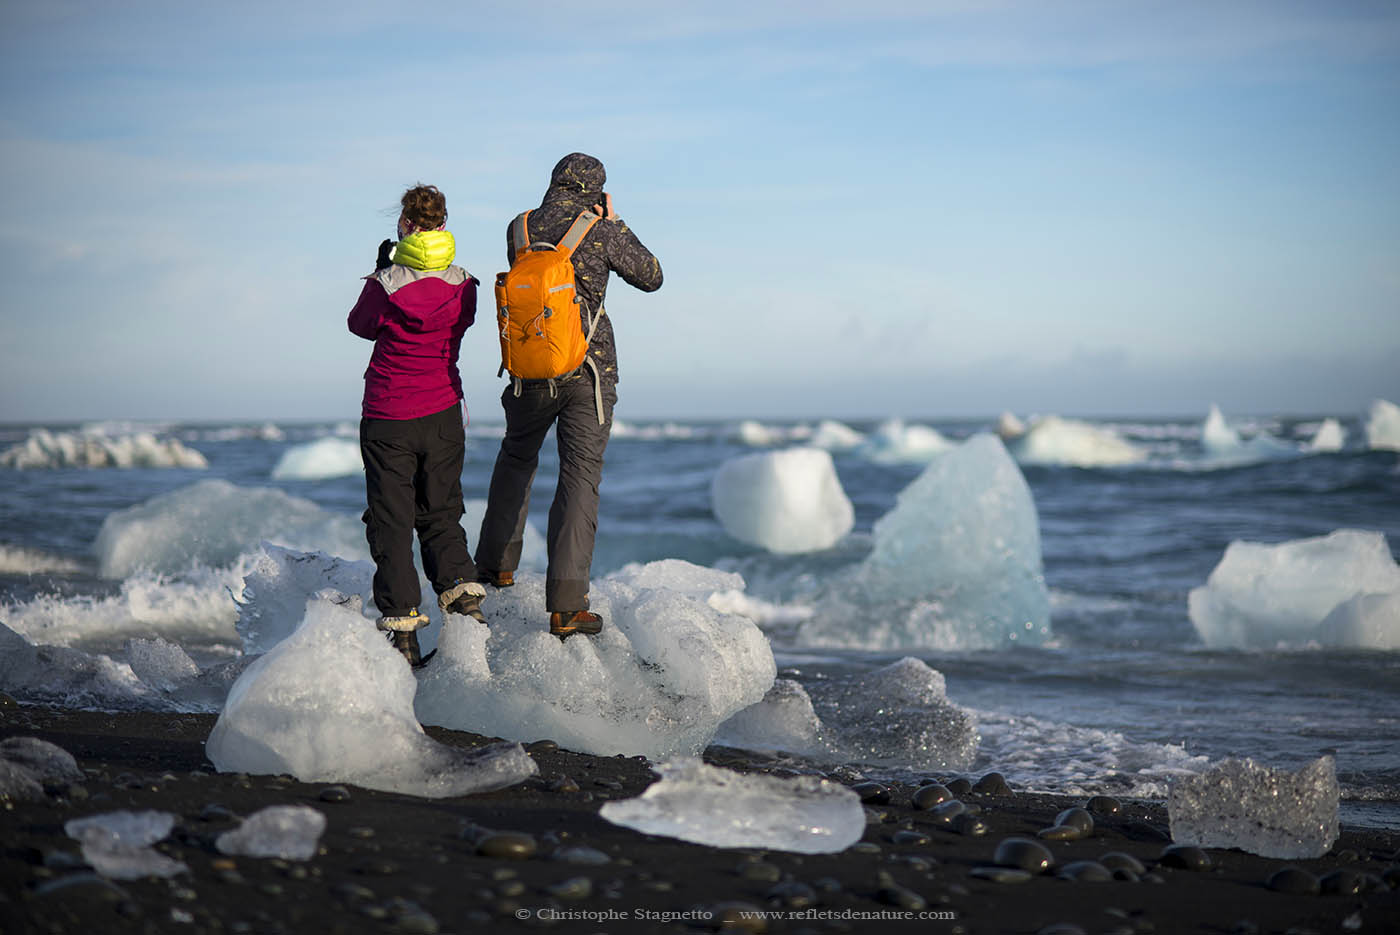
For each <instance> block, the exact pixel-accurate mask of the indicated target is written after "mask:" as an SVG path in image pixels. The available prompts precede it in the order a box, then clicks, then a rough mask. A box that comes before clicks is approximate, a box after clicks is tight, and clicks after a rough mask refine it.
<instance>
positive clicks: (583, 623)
mask: <svg viewBox="0 0 1400 935" xmlns="http://www.w3.org/2000/svg"><path fill="white" fill-rule="evenodd" d="M602 630H603V618H602V617H600V616H598V615H597V614H595V613H593V612H592V611H588V610H571V611H564V612H561V611H555V612H554V613H552V614H550V615H549V632H550V633H551V634H553V635H554V636H557V637H559V639H560V640H561V641H562V640H566V639H568V638H569V637H571V636H573V635H574V634H575V633H582V634H583V635H584V636H593V635H595V634H597V633H601V632H602Z"/></svg>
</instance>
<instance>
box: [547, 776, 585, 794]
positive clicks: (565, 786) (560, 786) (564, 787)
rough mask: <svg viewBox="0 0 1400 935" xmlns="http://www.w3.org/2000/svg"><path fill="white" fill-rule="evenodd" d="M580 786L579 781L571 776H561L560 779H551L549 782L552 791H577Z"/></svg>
mask: <svg viewBox="0 0 1400 935" xmlns="http://www.w3.org/2000/svg"><path fill="white" fill-rule="evenodd" d="M578 788H579V786H578V783H577V782H575V781H574V779H573V777H571V776H560V777H559V778H558V779H553V780H550V783H549V791H550V792H564V793H569V792H577V791H578Z"/></svg>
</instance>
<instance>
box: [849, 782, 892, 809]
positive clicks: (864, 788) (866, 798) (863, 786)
mask: <svg viewBox="0 0 1400 935" xmlns="http://www.w3.org/2000/svg"><path fill="white" fill-rule="evenodd" d="M851 791H852V792H854V793H855V794H856V795H858V796H860V800H861V801H862V802H869V803H873V804H875V805H888V804H889V801H890V787H889V786H887V785H885V784H884V783H882V782H862V783H857V784H856V785H854V786H851Z"/></svg>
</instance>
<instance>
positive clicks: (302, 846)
mask: <svg viewBox="0 0 1400 935" xmlns="http://www.w3.org/2000/svg"><path fill="white" fill-rule="evenodd" d="M325 830H326V816H325V815H323V814H322V813H321V812H320V811H318V810H316V809H314V808H312V807H311V806H309V805H270V806H268V807H267V808H264V809H261V810H260V811H256V812H254V813H253V814H251V815H249V816H248V817H247V818H245V819H243V824H241V825H239V826H238V827H237V828H235V829H234V830H232V831H225V832H224V833H223V834H221V835H219V837H218V840H216V841H215V842H214V846H215V847H217V848H218V849H219V851H220V853H224V854H228V855H229V856H231V857H237V856H242V857H280V858H281V859H282V860H310V859H311V858H312V857H315V856H316V848H317V847H318V846H319V845H320V843H321V833H322V832H323V831H325Z"/></svg>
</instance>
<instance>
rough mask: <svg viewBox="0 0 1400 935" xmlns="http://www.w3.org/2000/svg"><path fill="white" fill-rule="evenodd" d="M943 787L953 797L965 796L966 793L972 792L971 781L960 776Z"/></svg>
mask: <svg viewBox="0 0 1400 935" xmlns="http://www.w3.org/2000/svg"><path fill="white" fill-rule="evenodd" d="M943 785H945V786H947V787H948V791H949V792H951V793H953V795H967V793H969V792H971V791H972V781H971V780H969V779H964V778H962V777H961V776H959V777H958V778H957V779H951V780H949V781H948V782H945V783H944V784H943Z"/></svg>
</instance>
